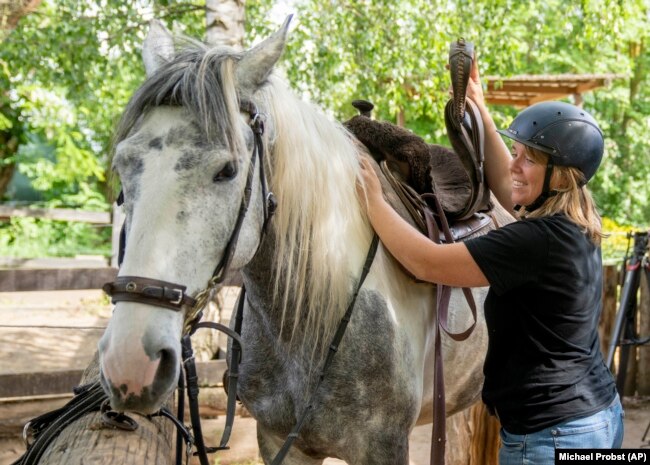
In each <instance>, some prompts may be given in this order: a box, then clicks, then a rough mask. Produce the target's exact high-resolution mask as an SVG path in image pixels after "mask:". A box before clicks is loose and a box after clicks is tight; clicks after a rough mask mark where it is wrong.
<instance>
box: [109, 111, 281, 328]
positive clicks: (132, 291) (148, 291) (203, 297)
mask: <svg viewBox="0 0 650 465" xmlns="http://www.w3.org/2000/svg"><path fill="white" fill-rule="evenodd" d="M240 109H241V111H243V112H246V113H248V115H249V117H250V123H249V125H250V127H251V129H252V131H253V135H254V138H255V141H254V145H253V151H252V153H251V157H250V163H249V165H248V173H247V177H246V185H245V187H244V192H243V194H242V199H241V202H240V204H239V213H238V216H237V219H236V221H235V225H234V227H233V230H232V232H231V233H230V239H229V240H228V243H227V244H226V247H225V249H224V252H223V255H222V257H221V259H220V261H219V263H218V264H217V266H216V267H215V269H214V271H213V272H212V276H211V277H210V279H209V280H208V282H207V285H206V286H205V288H203V289H202V290H201V291H199V292H198V293H197V294H196V295H195V296H190V295H188V294H187V293H186V289H187V287H186V286H184V285H181V284H177V283H172V282H168V281H162V280H159V279H153V278H146V277H141V276H119V277H118V278H116V279H115V281H113V282H109V283H106V284H105V285H104V287H103V290H104V292H106V293H107V294H108V295H110V296H111V297H112V303H113V304H115V303H117V302H124V301H126V302H138V303H143V304H147V305H152V306H155V307H162V308H166V309H170V310H174V311H181V310H182V309H183V308H186V309H187V310H186V314H185V319H184V324H183V334H187V333H189V332H190V331H191V329H192V327H193V326H194V324H195V323H196V322H198V320H199V319H200V316H201V313H202V310H203V308H204V307H205V305H206V304H207V302H208V301H209V300H210V298H211V297H212V295H213V293H214V291H215V290H216V288H217V287H218V285H219V284H221V283H223V281H224V279H225V278H226V276H227V274H228V271H229V268H230V264H231V262H232V258H233V256H234V253H235V247H236V246H237V241H238V239H239V234H240V232H241V228H242V224H243V223H244V218H245V217H246V213H247V211H248V207H249V205H250V200H251V196H252V188H253V179H254V177H255V165H256V162H257V159H258V158H259V177H260V184H261V190H262V196H263V198H264V202H263V204H264V223H263V226H262V237H263V236H264V234H265V232H266V228H267V226H268V223H269V221H270V219H271V217H272V216H273V213H274V211H275V208H276V201H275V196H274V194H273V192H271V191H269V190H268V187H267V181H266V174H265V171H264V140H263V137H262V136H263V135H264V115H263V114H262V113H260V112H259V111H258V110H257V106H256V105H255V104H254V103H252V102H250V101H245V102H242V103H241V104H240ZM120 198H122V199H123V195H120ZM120 236H121V241H120V255H119V259H118V263H119V264H121V262H122V259H123V256H124V249H125V245H126V244H125V242H126V241H125V225H124V226H122V232H121V233H120ZM260 242H261V238H260Z"/></svg>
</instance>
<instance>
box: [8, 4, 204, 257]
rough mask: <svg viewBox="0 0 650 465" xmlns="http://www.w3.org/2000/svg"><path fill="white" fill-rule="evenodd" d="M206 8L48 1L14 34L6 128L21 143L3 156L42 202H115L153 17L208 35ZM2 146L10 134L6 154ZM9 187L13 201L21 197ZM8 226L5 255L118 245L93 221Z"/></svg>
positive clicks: (106, 249) (102, 205) (91, 206)
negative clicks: (116, 153) (118, 127)
mask: <svg viewBox="0 0 650 465" xmlns="http://www.w3.org/2000/svg"><path fill="white" fill-rule="evenodd" d="M204 14H205V5H204V4H195V3H193V2H190V1H167V2H153V1H144V2H123V1H117V0H95V1H90V2H78V1H76V0H59V1H56V2H53V1H48V0H45V1H43V3H42V4H41V5H40V7H39V8H38V9H37V11H35V12H33V13H31V14H29V15H27V16H25V17H24V18H23V19H22V20H21V21H20V23H19V26H18V28H17V29H16V30H15V31H13V32H12V33H11V34H9V35H8V36H7V37H6V38H4V40H3V43H2V48H0V131H3V130H4V131H7V130H11V131H12V134H10V135H13V136H14V140H18V141H19V142H20V144H19V146H18V147H17V149H16V150H15V151H14V152H12V153H9V154H8V155H5V156H3V157H0V163H1V165H2V166H6V165H9V164H12V163H16V164H17V169H18V171H19V173H20V174H22V175H23V176H24V177H26V179H27V180H28V181H29V182H30V184H31V188H32V189H33V190H35V191H36V192H37V193H38V197H39V198H40V199H42V201H43V203H42V204H39V205H38V206H41V207H51V208H56V207H61V208H63V207H65V208H80V209H85V210H104V211H106V210H108V208H109V205H110V201H111V199H112V196H113V194H114V193H113V192H112V189H111V188H110V187H109V186H108V185H107V183H106V180H107V178H108V174H107V173H108V170H109V166H108V163H109V160H108V158H109V157H108V154H109V153H110V145H111V135H112V132H113V126H114V124H115V121H116V120H117V118H118V117H119V115H120V113H121V111H122V108H123V107H124V106H125V104H126V102H127V101H128V99H129V97H130V96H131V94H132V93H133V92H134V91H135V89H136V88H137V86H138V85H139V84H140V83H141V82H142V81H143V79H144V70H143V67H142V63H141V59H140V46H141V43H142V41H143V39H144V36H145V33H146V29H147V28H146V26H147V24H148V22H149V20H150V19H151V18H153V17H157V18H159V19H162V20H164V21H165V22H166V23H167V25H168V27H170V28H171V29H172V30H174V31H175V32H179V33H186V34H188V35H191V36H199V37H200V36H202V35H203V34H204V29H205V26H204V24H205V20H204ZM1 135H2V134H0V136H1ZM1 145H2V138H0V155H3V154H5V152H6V151H5V150H4V147H2V146H1ZM0 167H1V166H0ZM2 194H3V193H2V192H0V197H2ZM9 194H10V192H9V193H7V194H6V195H5V200H21V199H13V198H11V197H7V195H9ZM0 226H1V227H0V243H1V244H2V248H3V249H5V248H9V250H3V251H0V253H2V254H6V255H12V256H13V255H17V254H18V255H25V254H27V255H29V254H36V255H60V254H69V253H71V251H73V250H85V249H88V248H89V247H90V248H93V247H94V248H95V249H96V251H95V253H108V254H110V245H109V241H110V234H109V235H106V234H105V233H104V232H102V233H98V232H97V231H96V230H94V229H93V228H92V227H90V226H88V225H79V224H74V223H57V222H47V221H40V220H32V221H30V220H25V219H17V220H16V221H15V222H12V223H11V224H2V225H0ZM66 231H67V233H66ZM21 234H22V235H24V236H25V237H24V238H21V236H20V235H21ZM75 241H76V243H77V244H78V246H77V247H75V246H73V243H75Z"/></svg>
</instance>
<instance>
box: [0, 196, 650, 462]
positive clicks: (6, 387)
mask: <svg viewBox="0 0 650 465" xmlns="http://www.w3.org/2000/svg"><path fill="white" fill-rule="evenodd" d="M114 212H115V213H116V214H114V215H110V214H108V213H102V214H97V215H96V214H90V215H87V214H86V213H79V212H74V211H69V210H63V211H62V210H28V211H25V209H20V210H19V209H11V208H8V207H2V206H0V220H2V219H7V218H9V217H11V216H36V217H40V218H50V219H56V220H62V221H87V222H91V223H94V224H103V225H106V227H112V228H113V229H112V231H113V250H114V251H117V246H116V244H117V240H118V236H119V230H120V228H121V221H122V218H121V217H120V216H119V214H118V213H119V210H117V209H116V210H114ZM39 263H40V264H41V265H40V266H39ZM25 265H27V266H30V267H31V269H25ZM68 265H69V264H68ZM4 266H5V269H1V268H2V264H1V263H0V292H15V291H39V290H71V289H98V288H100V287H101V285H102V284H103V283H104V282H107V281H111V280H112V279H113V278H114V277H115V275H116V273H117V268H116V255H115V253H114V254H113V257H112V258H111V262H110V264H109V263H106V265H105V266H101V265H100V266H93V267H81V268H70V267H69V266H66V267H60V268H57V267H56V262H50V263H49V265H48V266H43V262H38V261H35V262H34V261H28V262H23V261H17V262H15V263H13V265H12V264H11V263H9V264H7V262H6V261H5V265H4ZM619 275H620V265H616V266H605V267H604V286H603V298H604V305H603V313H602V317H601V322H600V327H599V332H600V339H601V349H602V351H603V354H604V355H605V356H606V355H607V350H608V345H609V340H610V335H611V333H612V328H613V325H614V321H615V317H616V313H617V310H618V298H619V292H620V282H621V279H620V276H619ZM649 291H650V290H649V289H648V286H647V282H646V281H645V280H644V279H643V280H642V283H641V289H640V296H639V305H638V308H637V312H638V314H637V326H638V332H639V333H640V334H641V335H650V292H649ZM649 347H650V346H648V345H646V346H641V347H635V348H634V349H633V354H632V355H631V356H630V364H629V366H628V369H627V374H628V376H627V383H626V387H625V392H624V394H625V395H637V394H638V395H650V350H649ZM615 361H616V359H615ZM197 368H198V371H199V377H200V378H201V380H202V382H201V385H203V386H205V387H208V386H210V387H214V386H218V385H219V384H220V383H221V375H222V373H223V370H224V368H225V364H224V361H223V360H215V361H209V362H200V363H199V364H198V367H197ZM81 375H82V370H68V371H59V372H50V373H29V374H15V375H11V374H10V375H0V398H5V399H7V398H12V397H17V396H21V397H22V396H25V395H30V396H37V397H38V396H47V395H57V394H69V393H70V389H71V386H74V385H76V384H78V381H79V379H80V378H81ZM220 402H221V401H220V400H217V405H216V409H215V408H214V407H215V398H214V397H212V398H211V399H210V400H209V401H207V402H206V403H205V404H204V405H206V407H202V409H204V411H205V409H206V408H208V410H209V409H210V407H208V405H212V409H213V410H212V411H213V412H214V413H218V412H219V411H221V407H220V406H219V405H218V404H219V403H220ZM481 408H482V406H480V405H477V406H476V407H475V408H473V409H471V410H468V411H466V412H461V413H459V414H457V415H455V416H454V417H456V416H458V415H461V416H462V418H460V417H459V418H457V419H456V420H457V421H453V420H454V417H451V418H450V419H449V420H448V429H449V430H450V434H454V435H456V436H458V437H467V438H473V439H471V440H470V443H471V446H470V449H472V448H474V447H475V446H476V447H479V449H481V448H485V447H486V444H491V445H493V446H495V447H496V444H498V439H497V437H496V436H495V434H496V433H495V431H498V430H497V429H496V427H495V425H493V424H492V423H490V422H491V421H492V419H491V417H488V416H487V414H486V413H485V412H484V411H482V410H481ZM461 429H463V431H456V430H461ZM465 430H467V431H465ZM452 452H453V451H452ZM467 452H468V451H467V450H465V451H463V454H464V455H463V457H465V455H467ZM459 453H460V451H459ZM495 454H496V449H493V450H492V451H485V450H482V451H473V452H471V451H470V456H472V457H483V459H480V460H483V463H495V462H494V460H495ZM448 459H451V461H452V462H454V463H456V462H458V463H461V462H460V461H457V460H453V458H452V457H448ZM459 460H460V457H459ZM462 460H463V461H462V463H470V462H466V460H465V458H463V459H462ZM480 460H479V461H480ZM472 463H474V462H472Z"/></svg>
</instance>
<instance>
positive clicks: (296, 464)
mask: <svg viewBox="0 0 650 465" xmlns="http://www.w3.org/2000/svg"><path fill="white" fill-rule="evenodd" d="M257 444H258V446H259V448H260V455H261V456H262V460H264V464H265V465H270V463H271V461H272V460H273V459H274V458H275V456H276V454H277V453H278V451H279V450H280V448H281V447H282V444H284V439H281V438H278V437H277V436H276V435H274V434H272V433H269V432H267V431H265V430H264V428H263V427H262V426H260V424H259V423H257ZM323 460H324V459H315V458H313V457H309V456H308V455H305V454H304V453H303V452H302V451H300V450H298V449H297V448H296V447H291V449H289V452H288V453H287V455H286V457H285V459H284V461H283V462H282V465H322V463H323Z"/></svg>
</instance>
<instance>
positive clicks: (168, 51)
mask: <svg viewBox="0 0 650 465" xmlns="http://www.w3.org/2000/svg"><path fill="white" fill-rule="evenodd" d="M172 58H174V39H173V37H172V34H171V32H169V30H168V29H167V28H166V27H165V25H164V24H163V23H162V22H160V21H159V20H157V19H152V20H151V22H150V23H149V32H148V33H147V37H145V39H144V43H143V44H142V61H143V62H144V69H145V71H146V73H147V77H151V76H152V75H153V74H154V73H155V72H156V70H157V69H158V68H159V67H160V66H161V65H162V64H164V63H166V62H168V61H170V60H171V59H172Z"/></svg>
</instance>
